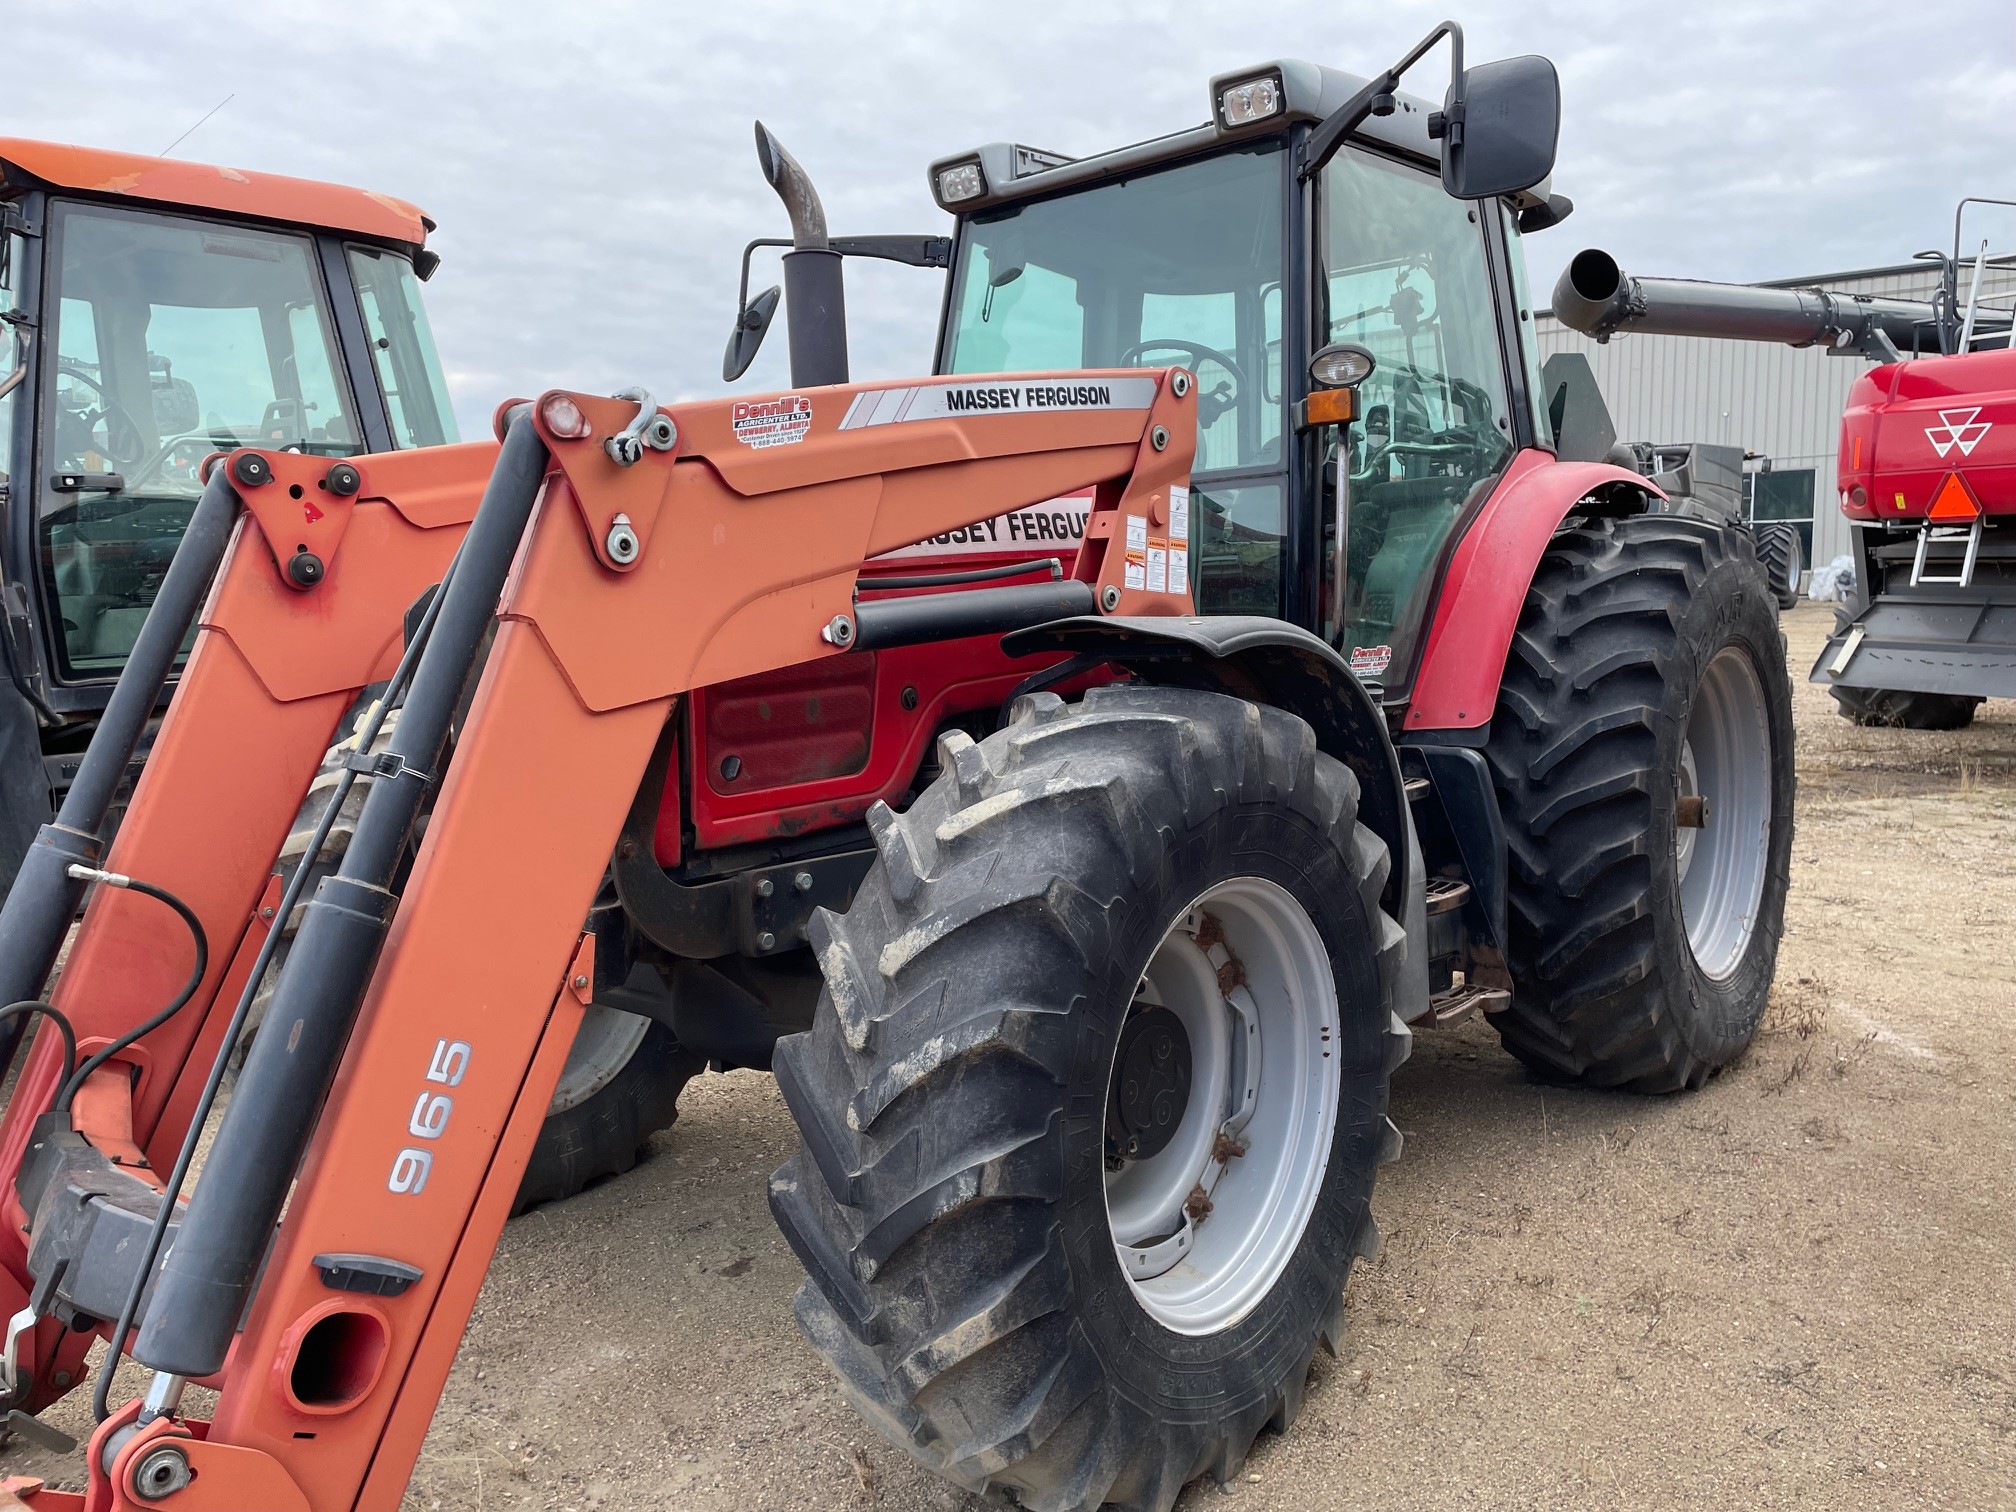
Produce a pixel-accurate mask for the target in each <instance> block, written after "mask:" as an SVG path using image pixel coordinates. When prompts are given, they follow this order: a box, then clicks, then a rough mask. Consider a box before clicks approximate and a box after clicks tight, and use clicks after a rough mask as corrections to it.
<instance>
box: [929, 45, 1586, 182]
mask: <svg viewBox="0 0 2016 1512" xmlns="http://www.w3.org/2000/svg"><path fill="white" fill-rule="evenodd" d="M1260 80H1271V81H1272V82H1273V83H1274V85H1275V87H1276V88H1277V89H1278V90H1279V97H1280V106H1279V108H1278V109H1276V110H1275V111H1274V112H1272V113H1271V114H1269V115H1267V116H1265V117H1264V118H1261V119H1259V120H1256V121H1253V122H1251V123H1249V124H1245V125H1239V126H1228V125H1227V124H1226V123H1225V121H1224V118H1223V116H1222V115H1221V113H1220V100H1221V97H1222V96H1223V94H1224V93H1225V91H1226V90H1228V89H1231V88H1234V87H1236V86H1238V85H1240V84H1251V83H1255V82H1257V81H1260ZM1366 82H1367V81H1366V80H1365V79H1363V78H1361V77H1360V76H1358V75H1357V74H1353V73H1346V72H1345V71H1344V70H1342V69H1339V68H1326V67H1324V66H1323V65H1321V64H1318V63H1306V62H1303V61H1302V60H1301V59H1298V58H1275V59H1272V60H1270V61H1268V62H1265V63H1256V64H1254V65H1253V66H1252V67H1250V68H1239V69H1233V70H1231V71H1230V72H1228V73H1221V74H1219V75H1217V76H1216V77H1215V78H1213V79H1212V80H1211V84H1210V89H1209V93H1208V104H1209V106H1210V114H1209V116H1208V117H1207V118H1206V121H1205V123H1204V124H1203V125H1202V126H1195V127H1192V128H1190V129H1189V130H1187V131H1178V132H1173V133H1171V134H1170V135H1168V136H1161V137H1155V138H1153V139H1152V140H1149V141H1146V142H1136V143H1133V144H1132V145H1130V146H1126V147H1116V148H1112V149H1110V150H1108V151H1106V152H1100V153H1094V154H1093V155H1092V156H1090V157H1082V158H1071V157H1066V156H1064V155H1063V154H1061V153H1055V152H1041V151H1038V150H1036V149H1035V148H1031V147H1025V146H1023V145H1021V144H1020V143H1016V142H989V143H988V144H987V145H985V146H984V147H979V148H975V149H972V150H970V151H967V152H961V153H954V154H953V155H952V156H950V157H942V158H939V159H938V160H937V161H936V162H934V163H933V164H931V168H930V182H931V188H932V194H933V197H934V198H936V199H938V201H939V207H940V208H941V209H944V210H947V211H950V212H951V213H953V214H955V215H962V216H963V215H970V214H971V213H973V212H974V211H976V210H987V209H991V208H993V207H995V206H997V205H1002V204H1007V203H1010V202H1012V201H1016V200H1023V199H1029V198H1033V197H1035V196H1037V195H1042V194H1051V193H1055V192H1056V191H1058V190H1060V189H1069V188H1074V187H1078V186H1080V185H1085V184H1092V183H1097V182H1099V181H1101V180H1103V179H1112V178H1126V177H1129V176H1131V175H1133V174H1135V173H1139V172H1141V171H1143V170H1146V169H1153V168H1157V167H1160V166H1161V165H1162V164H1164V163H1168V162H1173V161H1175V160H1176V159H1178V158H1184V157H1189V156H1191V155H1192V154H1194V153H1200V152H1205V151H1208V150H1209V149H1210V148H1212V147H1216V146H1219V145H1222V144H1225V143H1229V142H1237V141H1251V140H1254V139H1259V138H1266V137H1270V136H1277V135H1279V134H1281V133H1282V132H1284V131H1286V130H1287V129H1288V128H1289V127H1290V126H1291V125H1294V124H1296V123H1305V124H1310V125H1313V124H1315V123H1316V122H1318V121H1321V120H1323V119H1324V118H1325V117H1326V116H1328V115H1329V114H1330V113H1331V112H1332V111H1334V110H1336V109H1337V108H1338V107H1340V106H1341V105H1343V104H1344V103H1345V101H1347V100H1349V99H1350V98H1351V97H1352V96H1353V95H1355V94H1357V93H1358V91H1359V90H1360V89H1362V88H1364V86H1365V84H1366ZM1394 105H1395V109H1394V111H1393V113H1392V114H1391V115H1389V116H1383V117H1382V116H1373V117H1372V118H1371V119H1369V120H1367V121H1366V122H1365V123H1364V124H1363V125H1361V126H1360V127H1359V128H1358V129H1357V131H1356V132H1354V133H1353V134H1352V140H1353V141H1355V142H1359V143H1361V144H1365V145H1370V146H1373V147H1377V148H1380V149H1381V150H1383V151H1385V152H1388V153H1391V154H1393V155H1395V156H1398V157H1404V158H1409V159H1412V160H1413V161H1415V162H1417V163H1419V164H1420V165H1421V166H1423V167H1428V168H1432V167H1434V166H1435V165H1436V164H1438V163H1439V162H1440V161H1441V146H1440V144H1439V143H1438V142H1436V141H1435V140H1434V139H1433V138H1432V137H1430V136H1429V134H1428V118H1429V116H1430V115H1432V114H1434V113H1435V111H1437V110H1438V109H1439V108H1440V107H1439V106H1437V105H1434V104H1432V103H1430V102H1429V101H1427V100H1425V99H1422V98H1420V97H1419V96H1417V95H1411V94H1406V93H1404V92H1396V93H1395V95H1394ZM967 163H971V164H974V165H975V166H977V167H978V168H979V169H980V174H981V192H980V193H979V194H977V195H972V196H969V197H967V198H965V199H962V200H960V201H958V202H957V203H946V202H945V200H944V199H943V197H942V195H941V194H940V193H939V187H938V186H939V175H940V174H941V173H942V172H944V170H946V169H947V168H954V167H958V166H960V165H962V164H967ZM1548 187H1549V186H1548V184H1547V183H1546V182H1542V183H1540V184H1538V185H1536V186H1535V187H1534V188H1532V189H1530V190H1524V191H1522V192H1520V193H1519V194H1516V195H1511V196H1508V198H1509V199H1511V200H1512V201H1513V203H1514V204H1515V206H1519V207H1523V206H1525V205H1528V204H1537V203H1541V202H1544V201H1545V200H1546V198H1547V192H1548Z"/></svg>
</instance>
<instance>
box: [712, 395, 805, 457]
mask: <svg viewBox="0 0 2016 1512" xmlns="http://www.w3.org/2000/svg"><path fill="white" fill-rule="evenodd" d="M730 418H731V423H732V424H733V425H734V427H735V439H736V440H737V441H740V442H741V443H742V444H743V445H744V446H755V447H764V446H796V445H797V444H798V443H799V442H800V441H803V440H804V439H805V432H806V431H808V430H810V429H811V428H812V401H811V400H810V399H807V398H806V397H805V396H804V395H803V394H781V395H779V396H778V397H777V398H775V399H757V400H753V401H745V402H743V403H739V404H737V405H736V406H735V409H734V411H733V413H732V415H731V417H730Z"/></svg>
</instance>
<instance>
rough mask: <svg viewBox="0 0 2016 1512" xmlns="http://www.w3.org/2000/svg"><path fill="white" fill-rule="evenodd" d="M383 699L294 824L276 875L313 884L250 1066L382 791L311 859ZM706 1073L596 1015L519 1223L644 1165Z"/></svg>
mask: <svg viewBox="0 0 2016 1512" xmlns="http://www.w3.org/2000/svg"><path fill="white" fill-rule="evenodd" d="M382 692H383V685H382V684H379V685H376V686H373V687H370V688H366V689H365V690H364V692H363V693H362V694H361V695H360V696H359V698H358V700H357V702H356V703H355V704H354V705H352V707H351V708H350V710H349V711H348V712H347V713H346V714H345V715H344V716H343V720H342V723H341V724H339V725H338V726H337V729H336V744H335V745H334V746H332V747H331V748H330V750H329V752H328V754H327V755H326V756H324V757H323V759H322V767H321V770H319V771H318V772H317V773H316V774H315V780H314V781H313V782H312V783H310V784H309V787H308V792H307V795H306V796H305V797H304V798H303V799H302V802H301V810H300V812H299V813H297V814H296V815H295V816H294V823H293V825H292V826H291V827H290V828H289V830H288V834H287V839H286V841H285V843H284V844H283V845H282V846H281V849H280V856H279V859H278V862H277V863H276V865H277V869H278V871H279V872H280V874H281V876H282V878H283V879H291V878H292V877H293V875H294V873H295V871H296V870H297V869H298V868H299V867H300V866H301V865H302V864H303V863H304V862H305V863H306V864H307V866H308V868H309V881H308V885H307V888H306V890H305V891H304V892H303V893H302V895H301V896H302V905H301V906H300V907H297V908H296V909H295V912H294V915H293V916H292V917H290V918H288V919H286V920H284V921H282V924H281V930H282V936H283V937H282V941H281V945H280V948H279V949H278V950H277V951H276V952H275V953H274V957H273V964H272V965H271V966H269V967H268V968H267V971H266V977H265V980H264V981H263V982H262V983H261V984H260V989H259V997H258V998H257V999H255V1001H254V1004H253V1011H252V1014H251V1015H250V1018H249V1021H248V1023H247V1025H246V1030H245V1034H244V1036H243V1037H242V1039H241V1040H240V1042H239V1049H238V1053H239V1055H240V1056H241V1057H242V1056H243V1054H244V1053H245V1050H246V1049H247V1048H248V1047H249V1046H250V1044H251V1039H252V1036H253V1034H254V1033H256V1032H257V1030H258V1027H259V1023H260V1021H261V1019H262V1018H263V1017H264V1016H265V1009H266V1000H267V999H268V998H269V997H270V996H271V994H272V991H273V987H274V984H275V983H276V982H277V981H278V980H279V976H280V968H281V966H282V965H283V964H285V962H286V960H287V952H288V950H289V949H290V947H291V944H292V940H293V936H294V932H295V931H296V930H297V929H298V928H300V924H301V915H302V911H303V909H304V908H305V906H306V902H307V900H308V899H309V898H312V897H313V896H314V894H315V888H316V887H317V886H318V885H319V884H320V882H321V879H322V878H323V877H325V876H330V875H333V874H334V873H335V871H336V869H337V867H339V866H340V865H342V862H343V856H344V853H345V852H346V851H348V850H349V848H350V837H351V836H352V835H353V834H354V833H355V832H356V828H357V818H358V815H359V814H361V813H362V812H363V809H364V798H365V795H366V794H367V793H368V792H369V791H370V788H371V783H372V781H373V779H372V777H371V776H369V775H368V774H361V775H359V776H358V778H357V780H356V781H355V782H354V783H352V784H351V787H350V791H349V794H348V795H347V797H346V798H345V799H344V803H343V807H342V809H341V810H340V811H339V812H338V814H337V816H336V819H335V821H334V823H332V824H331V825H330V827H329V833H328V835H327V836H326V837H325V838H324V840H323V843H322V848H321V850H320V851H318V852H317V853H316V854H315V855H314V856H313V857H310V856H309V855H308V847H309V845H310V843H311V842H312V841H313V840H314V838H315V830H316V827H317V826H318V825H319V824H320V823H321V822H322V816H323V814H324V813H326V812H327V810H328V807H329V802H330V800H331V799H332V798H333V797H334V796H335V790H336V784H337V779H338V778H339V777H340V775H341V773H342V771H343V762H344V759H345V758H346V757H347V756H348V755H349V754H350V747H349V745H348V744H347V743H348V742H349V741H351V740H352V739H353V737H354V736H355V735H356V733H357V730H358V728H359V727H360V725H361V724H362V723H363V721H364V719H365V716H366V714H367V713H368V712H369V710H370V707H371V705H372V702H373V700H375V699H376V698H377V697H378V696H379V695H380V694H381V693H382ZM398 721H399V710H398V709H396V708H394V709H390V710H388V711H387V712H386V714H385V718H384V721H383V723H382V724H380V726H379V728H378V735H377V739H376V740H375V741H374V742H373V744H372V751H373V753H377V752H382V751H383V750H385V749H386V748H387V746H388V745H389V744H390V742H391V739H392V732H393V730H394V729H395V728H396V727H397V725H398ZM703 1069H705V1062H704V1061H702V1060H701V1058H700V1057H699V1056H696V1055H694V1054H693V1053H692V1052H691V1051H689V1050H687V1049H686V1048H685V1047H684V1046H682V1045H681V1044H680V1043H679V1041H678V1039H677V1037H676V1036H675V1035H674V1034H673V1033H672V1031H671V1030H670V1029H668V1028H666V1027H665V1026H664V1025H663V1024H660V1023H658V1022H656V1021H655V1020H652V1019H647V1018H643V1017H641V1016H640V1015H638V1014H634V1013H625V1012H623V1011H622V1010H620V1009H616V1008H607V1007H603V1006H601V1005H599V1004H595V1005H591V1006H590V1007H589V1009H588V1011H587V1013H586V1015H585V1016H584V1017H583V1019H582V1021H581V1027H580V1029H579V1030H578V1031H577V1032H576V1034H575V1037H574V1045H573V1048H572V1049H571V1050H570V1051H569V1052H568V1056H567V1062H566V1064H565V1066H563V1067H562V1068H561V1072H560V1082H559V1085H558V1086H557V1087H556V1088H555V1089H554V1094H553V1101H552V1103H551V1105H550V1106H549V1107H548V1109H547V1113H546V1122H545V1124H544V1125H543V1126H542V1127H541V1128H540V1130H539V1138H538V1141H537V1142H536V1143H535V1144H534V1145H533V1147H532V1155H531V1158H530V1159H529V1160H528V1161H527V1162H526V1166H525V1176H524V1179H523V1180H522V1181H521V1182H520V1183H519V1187H518V1196H517V1197H516V1199H515V1200H514V1201H513V1203H512V1207H511V1211H512V1213H513V1214H514V1215H515V1214H518V1213H522V1212H524V1211H526V1209H528V1208H532V1207H536V1206H538V1205H539V1204H540V1203H544V1202H557V1201H559V1200H561V1199H562V1198H566V1197H572V1196H574V1195H575V1194H576V1193H577V1192H580V1191H583V1190H585V1189H586V1188H587V1187H589V1186H592V1185H593V1184H594V1183H596V1182H598V1181H601V1180H603V1179H605V1178H607V1177H610V1176H618V1175H621V1174H622V1173H623V1172H625V1171H628V1170H629V1169H630V1168H631V1167H632V1166H634V1165H636V1163H637V1157H638V1155H639V1153H640V1152H641V1151H642V1150H643V1148H644V1145H645V1143H646V1142H647V1141H648V1140H649V1139H650V1138H651V1136H652V1135H653V1134H656V1133H658V1132H659V1131H660V1130H662V1129H667V1128H670V1127H671V1126H672V1123H673V1121H674V1120H675V1119H676V1118H677V1117H678V1113H679V1109H678V1103H679V1094H680V1092H681V1091H682V1090H683V1089H684V1088H685V1086H686V1083H687V1082H689V1081H691V1080H692V1079H693V1078H694V1077H695V1076H696V1075H698V1074H699V1073H700V1072H701V1071H702V1070H703Z"/></svg>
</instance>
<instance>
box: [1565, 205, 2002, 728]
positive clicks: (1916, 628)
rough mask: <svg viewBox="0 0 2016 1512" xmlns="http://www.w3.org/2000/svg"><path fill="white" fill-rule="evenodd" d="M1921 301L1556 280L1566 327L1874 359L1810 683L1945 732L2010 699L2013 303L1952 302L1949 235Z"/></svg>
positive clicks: (1977, 277) (1855, 411)
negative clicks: (1843, 549)
mask: <svg viewBox="0 0 2016 1512" xmlns="http://www.w3.org/2000/svg"><path fill="white" fill-rule="evenodd" d="M2009 203H2010V202H2009V201H2006V200H1985V201H1984V200H1976V199H1969V200H1963V201H1961V204H1960V209H1959V211H1958V212H1957V213H1956V215H1955V216H1954V225H1953V251H1952V253H1951V255H1949V256H1939V255H1938V254H1927V255H1928V256H1936V257H1938V262H1939V264H1940V270H1941V277H1940V287H1939V290H1938V292H1937V294H1936V296H1935V297H1934V298H1933V299H1931V300H1929V301H1925V300H1911V299H1889V298H1871V297H1869V296H1866V295H1855V296H1848V295H1842V294H1834V293H1829V292H1827V291H1825V290H1822V289H1760V288H1754V287H1751V286H1748V285H1744V284H1716V283H1703V282H1695V281H1692V280H1681V279H1671V278H1633V277H1630V276H1628V275H1626V274H1625V273H1624V272H1623V271H1622V270H1621V269H1620V268H1619V267H1618V265H1617V263H1616V260H1615V259H1614V258H1612V257H1610V256H1609V254H1607V253H1604V252H1598V251H1594V250H1591V251H1587V252H1582V253H1579V254H1578V255H1577V256H1576V257H1575V259H1574V260H1573V261H1572V262H1571V263H1570V264H1569V266H1568V268H1567V270H1566V271H1565V272H1563V274H1562V275H1561V281H1560V283H1559V285H1558V286H1557V287H1556V288H1555V291H1554V313H1555V314H1556V315H1558V316H1559V317H1560V319H1561V321H1562V323H1563V324H1564V325H1567V326H1569V327H1571V328H1572V329H1574V330H1578V331H1581V332H1583V333H1584V334H1585V335H1589V336H1594V337H1595V338H1596V339H1597V340H1599V341H1607V340H1608V339H1610V337H1611V336H1613V335H1619V334H1624V333H1627V332H1631V331H1639V332H1644V333H1647V334H1661V335H1674V336H1705V337H1713V338H1716V339H1719V340H1724V341H1771V342H1784V343H1787V344H1789V345H1792V346H1823V347H1826V348H1828V349H1830V350H1832V351H1834V352H1838V353H1842V354H1845V355H1848V356H1851V357H1853V356H1860V357H1863V358H1865V359H1867V360H1869V361H1871V362H1873V363H1875V364H1876V366H1874V367H1872V368H1871V369H1870V370H1869V371H1868V372H1867V373H1865V374H1863V375H1862V377H1860V378H1859V379H1857V380H1856V382H1855V385H1854V387H1853V388H1852V389H1850V390H1849V394H1848V402H1847V406H1846V408H1845V410H1844V411H1843V413H1842V416H1841V450H1840V456H1839V459H1838V463H1837V467H1836V473H1837V476H1838V479H1839V484H1840V505H1841V512H1842V513H1843V514H1844V515H1846V516H1847V517H1848V519H1849V520H1850V521H1851V522H1852V524H1853V526H1854V531H1853V540H1854V560H1855V582H1854V588H1853V590H1852V592H1851V593H1850V595H1849V598H1848V602H1847V604H1846V605H1845V606H1844V607H1843V609H1842V611H1841V613H1840V615H1839V617H1838V619H1837V620H1836V623H1835V626H1834V634H1833V635H1832V637H1830V638H1829V640H1828V642H1827V645H1826V646H1825V648H1823V649H1822V651H1821V653H1820V656H1819V658H1818V660H1816V661H1815V662H1814V664H1813V671H1812V680H1813V681H1814V682H1817V683H1824V684H1826V685H1827V686H1828V687H1829V688H1830V689H1831V690H1832V692H1833V694H1834V698H1835V702H1836V704H1837V705H1838V707H1839V712H1840V713H1841V715H1842V716H1843V717H1844V718H1847V719H1852V720H1854V721H1855V723H1857V724H1863V725H1889V726H1896V727H1901V728H1904V729H1911V730H1955V729H1959V728H1961V727H1962V726H1964V725H1967V724H1969V723H1970V722H1972V720H1973V718H1974V711H1975V710H1976V709H1978V708H1979V707H1980V706H1981V704H1982V702H1983V700H1984V699H1988V698H2016V349H2012V345H2011V341H2012V338H2011V329H2012V324H2016V322H2012V318H2011V312H2010V310H2009V309H2008V308H2007V306H2006V305H2002V306H1997V305H1994V304H1991V303H1989V302H1988V301H1986V300H1984V299H1983V298H1982V297H1981V282H1982V273H1983V270H1984V265H1985V264H1986V261H1987V246H1986V244H1985V243H1984V244H1983V245H1982V248H1981V253H1980V255H1979V256H1978V257H1977V258H1976V259H1975V262H1974V266H1973V277H1972V287H1971V292H1970V293H1969V295H1968V297H1967V298H1966V299H1965V301H1964V302H1963V300H1962V298H1961V296H1960V288H1959V285H1960V272H1961V267H1962V262H1961V257H1960V235H1961V225H1962V221H1963V218H1964V217H1965V215H1966V211H1967V207H1968V206H1969V205H1979V204H1994V205H2008V204H2009Z"/></svg>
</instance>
